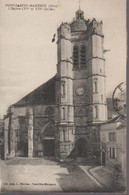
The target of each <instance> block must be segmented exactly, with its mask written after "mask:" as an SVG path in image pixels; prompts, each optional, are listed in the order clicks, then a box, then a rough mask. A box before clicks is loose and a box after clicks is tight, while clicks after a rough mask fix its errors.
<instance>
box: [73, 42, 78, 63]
mask: <svg viewBox="0 0 129 195" xmlns="http://www.w3.org/2000/svg"><path fill="white" fill-rule="evenodd" d="M78 64H79V52H78V46H77V45H75V46H74V47H73V65H74V66H75V67H76V66H78Z"/></svg>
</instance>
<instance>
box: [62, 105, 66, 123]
mask: <svg viewBox="0 0 129 195" xmlns="http://www.w3.org/2000/svg"><path fill="white" fill-rule="evenodd" d="M62 115H63V120H65V108H64V107H63V108H62Z"/></svg>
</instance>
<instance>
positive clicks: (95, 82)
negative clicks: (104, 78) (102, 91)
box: [94, 81, 97, 92]
mask: <svg viewBox="0 0 129 195" xmlns="http://www.w3.org/2000/svg"><path fill="white" fill-rule="evenodd" d="M94 92H97V81H94Z"/></svg>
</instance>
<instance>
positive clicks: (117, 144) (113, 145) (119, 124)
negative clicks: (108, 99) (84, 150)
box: [100, 116, 127, 181]
mask: <svg viewBox="0 0 129 195" xmlns="http://www.w3.org/2000/svg"><path fill="white" fill-rule="evenodd" d="M126 136H127V133H126V120H125V119H124V118H122V117H121V116H116V117H115V118H113V119H112V120H110V121H109V122H108V123H105V124H102V125H101V126H100V140H101V142H100V143H101V144H100V146H101V164H102V165H105V166H107V167H109V168H113V169H114V168H115V167H116V166H119V168H120V170H121V173H122V176H123V179H124V181H125V179H126Z"/></svg>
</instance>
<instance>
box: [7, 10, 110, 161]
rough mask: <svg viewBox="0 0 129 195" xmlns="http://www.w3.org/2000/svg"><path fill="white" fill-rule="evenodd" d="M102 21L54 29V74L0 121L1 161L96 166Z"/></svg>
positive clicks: (102, 92) (102, 99)
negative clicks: (0, 124)
mask: <svg viewBox="0 0 129 195" xmlns="http://www.w3.org/2000/svg"><path fill="white" fill-rule="evenodd" d="M102 25H103V24H102V22H98V21H96V19H93V20H92V21H90V20H89V19H88V20H85V19H84V12H83V11H81V10H78V11H77V12H76V19H75V20H74V21H73V22H71V23H62V24H61V26H60V27H59V28H58V30H57V34H58V40H57V54H58V56H57V74H56V75H55V76H54V77H53V78H52V79H50V80H49V81H48V82H46V83H45V84H43V85H41V86H40V87H38V88H37V89H35V90H34V91H33V92H31V93H30V94H28V95H27V96H25V97H24V98H22V99H21V100H20V101H18V102H17V103H16V104H13V105H12V106H10V108H9V110H8V114H7V116H6V117H5V119H4V121H5V122H4V139H5V142H4V143H5V158H13V157H15V156H17V157H18V156H28V157H43V156H55V157H56V159H57V160H64V159H66V158H67V157H69V156H70V155H73V156H74V158H77V157H80V158H85V159H86V160H87V161H93V160H94V159H97V160H98V161H100V131H99V126H100V124H101V123H104V122H106V121H107V103H106V74H105V59H104V46H103V44H104V35H103V32H102Z"/></svg>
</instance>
